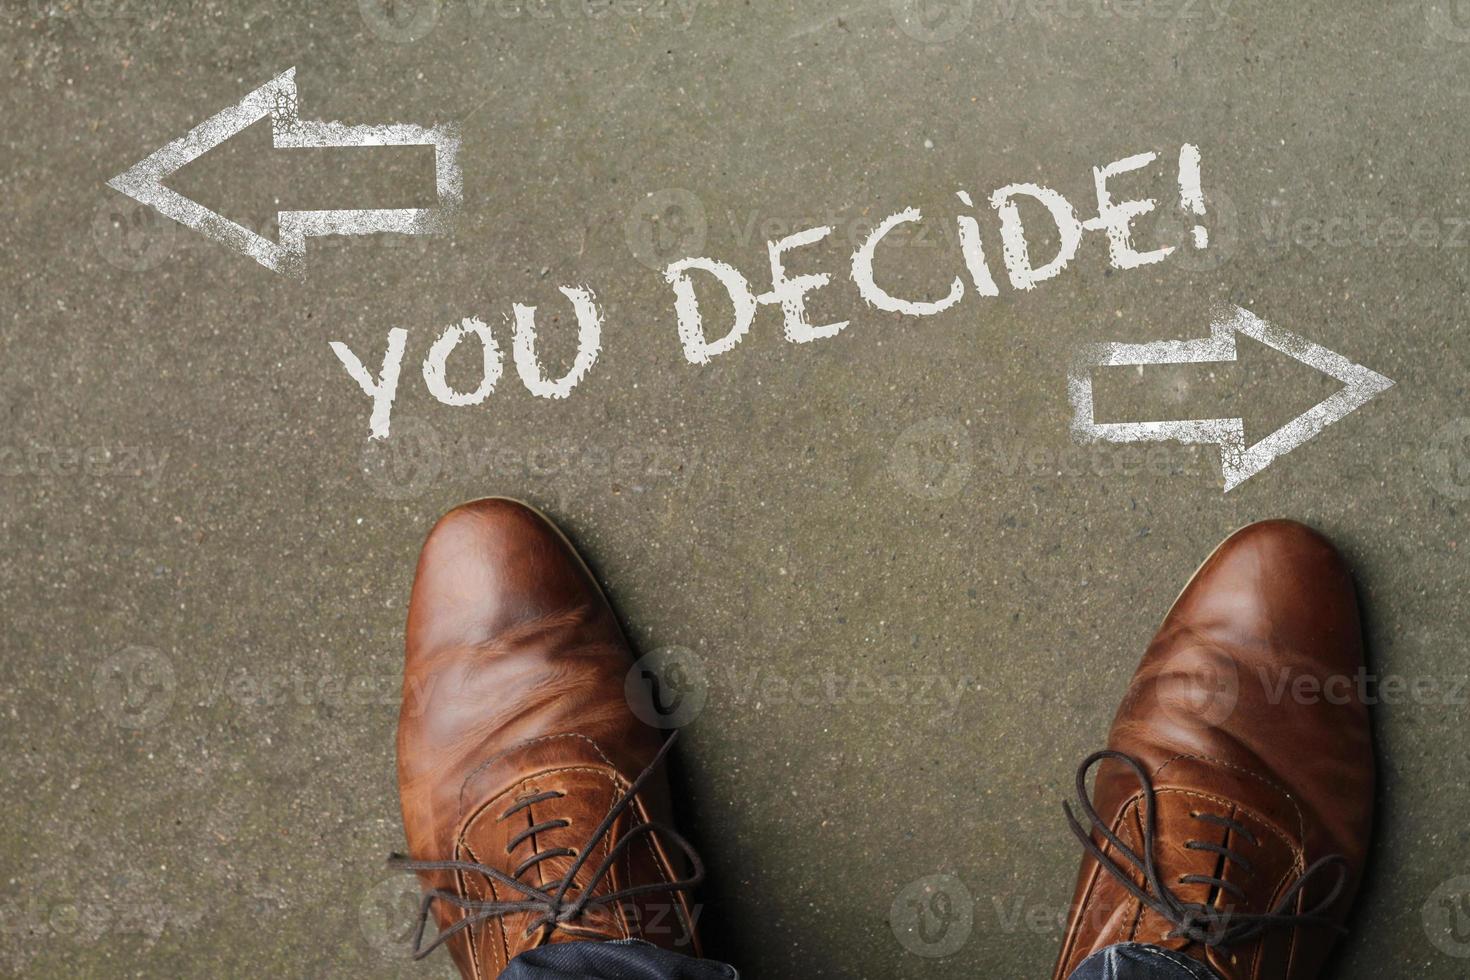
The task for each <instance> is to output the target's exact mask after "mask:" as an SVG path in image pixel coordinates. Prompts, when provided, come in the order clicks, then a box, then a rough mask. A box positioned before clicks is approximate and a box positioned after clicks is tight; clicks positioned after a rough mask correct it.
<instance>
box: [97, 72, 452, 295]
mask: <svg viewBox="0 0 1470 980" xmlns="http://www.w3.org/2000/svg"><path fill="white" fill-rule="evenodd" d="M267 115H269V116H270V118H271V139H272V141H273V143H274V145H275V146H277V147H288V148H290V147H298V148H315V147H329V146H432V147H434V184H435V188H436V189H437V191H438V196H439V203H438V205H437V206H436V207H432V208H382V209H377V210H338V211H281V212H279V213H278V214H277V222H278V224H279V226H280V229H281V235H280V239H281V240H280V241H279V242H273V241H271V240H270V239H268V238H265V237H263V236H261V235H257V234H256V233H255V232H253V231H251V230H250V229H249V228H246V227H245V226H244V225H241V224H237V223H236V222H233V221H231V220H230V219H228V218H226V217H224V216H223V215H221V214H218V213H217V212H214V211H211V210H209V209H208V208H206V207H204V206H203V205H202V204H199V203H198V202H197V201H191V200H190V199H189V198H187V197H184V196H183V195H182V194H179V193H178V192H176V191H173V190H170V189H169V188H167V187H165V186H164V185H163V182H164V180H166V179H167V178H168V177H170V176H172V175H173V174H174V173H176V172H177V171H179V170H180V169H181V168H183V167H184V166H185V165H186V164H187V163H189V162H190V161H191V160H195V159H197V158H198V157H200V156H202V155H203V154H204V153H205V152H206V151H208V150H211V149H213V148H214V147H216V146H218V145H219V144H221V143H223V142H224V141H225V140H227V139H229V138H230V137H231V136H234V135H235V134H236V133H238V132H240V131H241V130H243V129H245V128H246V127H247V126H250V125H251V124H253V123H256V122H259V121H260V120H261V119H264V118H265V117H266V116H267ZM107 186H109V187H111V188H113V189H114V190H118V191H121V192H122V193H124V194H126V195H128V196H129V197H131V198H133V199H134V200H136V201H140V202H142V203H143V204H146V205H148V206H149V207H152V208H154V209H156V210H157V211H158V212H159V213H160V214H163V215H165V216H167V217H169V218H172V219H174V220H175V221H177V222H180V223H181V224H184V225H187V226H188V227H190V228H193V229H194V230H195V231H197V232H199V233H200V234H202V235H204V236H206V237H208V238H212V239H214V240H215V241H217V242H221V243H223V244H225V245H228V246H229V247H230V248H233V249H235V250H236V251H237V252H243V253H244V254H246V255H248V256H250V257H251V258H252V259H254V260H255V261H257V262H259V263H260V264H261V265H263V266H265V267H266V268H267V269H273V270H275V271H276V272H282V273H286V274H287V275H293V276H301V275H303V273H304V266H303V262H302V256H304V255H305V254H306V239H308V238H310V237H313V236H318V235H371V234H376V233H379V232H396V233H398V234H401V235H432V234H442V233H443V232H445V231H447V230H448V228H449V217H450V215H452V214H453V212H455V211H456V210H458V209H459V206H460V204H461V203H462V202H463V199H464V187H463V179H462V177H461V174H460V169H459V129H458V127H457V126H455V125H454V124H453V123H443V124H440V125H438V126H416V125H412V124H409V123H389V124H387V125H382V126H349V125H347V124H345V123H340V122H319V121H313V120H302V119H301V117H300V115H299V114H298V111H297V98H296V69H295V68H288V69H286V70H285V71H283V72H282V73H281V74H279V75H277V76H276V77H275V78H273V79H271V80H270V81H268V82H266V83H265V84H264V85H262V86H261V87H260V88H258V89H256V90H255V91H253V92H251V93H250V94H249V95H247V96H245V98H243V99H241V100H240V101H239V102H237V103H235V104H234V105H232V106H230V107H229V108H228V109H224V110H222V111H220V112H218V113H216V114H215V115H213V116H211V117H210V118H208V119H206V120H205V121H204V122H202V123H200V124H199V125H198V126H195V127H194V128H193V129H191V130H190V131H189V132H188V133H187V134H186V135H184V136H181V137H179V138H178V139H176V140H174V141H173V142H172V143H169V144H168V145H166V146H163V147H160V148H159V149H157V150H155V151H154V152H152V153H150V154H149V155H148V156H147V157H145V158H144V159H142V160H140V161H139V162H138V163H136V164H134V165H133V166H132V167H131V168H130V169H128V170H126V171H125V172H123V173H120V174H118V175H117V176H116V177H114V178H112V179H111V180H109V181H108V182H107Z"/></svg>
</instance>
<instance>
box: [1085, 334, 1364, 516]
mask: <svg viewBox="0 0 1470 980" xmlns="http://www.w3.org/2000/svg"><path fill="white" fill-rule="evenodd" d="M1236 334H1245V335H1246V336H1247V337H1250V338H1252V339H1254V340H1257V341H1260V342H1261V343H1263V344H1265V345H1266V346H1267V347H1270V348H1272V349H1273V350H1276V351H1279V352H1281V353H1282V354H1285V355H1287V356H1288V357H1292V358H1295V359H1296V360H1298V361H1301V362H1302V363H1303V364H1308V365H1311V366H1312V367H1314V368H1316V369H1317V370H1319V371H1321V372H1322V373H1323V374H1327V375H1330V376H1331V377H1333V378H1336V379H1337V380H1338V381H1340V382H1342V385H1343V387H1342V388H1341V389H1339V390H1338V391H1337V392H1336V393H1335V394H1333V395H1331V396H1330V397H1328V398H1326V399H1324V400H1323V401H1321V402H1319V403H1317V404H1316V405H1314V406H1313V407H1311V408H1309V409H1308V410H1307V411H1305V412H1303V413H1302V414H1301V415H1298V416H1297V417H1296V418H1294V419H1292V420H1291V421H1290V422H1288V423H1286V424H1285V425H1283V426H1282V427H1281V428H1279V429H1277V430H1276V431H1275V432H1273V433H1271V434H1270V435H1269V436H1267V437H1266V438H1264V439H1262V440H1261V441H1260V442H1257V443H1255V444H1254V445H1250V446H1247V445H1246V442H1245V420H1244V419H1241V418H1233V419H1186V420H1182V421H1176V422H1097V421H1095V416H1094V414H1093V404H1092V370H1093V368H1096V367H1113V366H1117V365H1140V364H1205V363H1211V362H1216V361H1233V360H1235V335H1236ZM1391 387H1393V382H1392V381H1390V380H1388V379H1387V378H1385V377H1384V376H1383V375H1381V374H1379V373H1378V372H1377V371H1370V370H1369V369H1367V368H1365V367H1363V365H1361V364H1354V363H1353V362H1352V361H1349V360H1348V359H1347V358H1345V357H1343V356H1342V355H1341V354H1337V353H1334V352H1333V351H1330V350H1328V349H1327V348H1325V347H1322V346H1320V345H1318V344H1314V343H1312V342H1311V341H1310V340H1307V339H1305V338H1303V337H1299V336H1297V335H1296V334H1294V333H1292V332H1291V331H1289V330H1282V329H1281V328H1280V327H1275V326H1272V325H1271V324H1269V323H1267V322H1266V321H1265V320H1262V319H1261V318H1260V317H1258V316H1256V315H1255V314H1254V313H1252V312H1251V311H1250V310H1247V309H1245V308H1243V307H1239V306H1232V307H1227V308H1225V309H1222V310H1221V311H1220V313H1219V314H1217V315H1216V317H1215V319H1214V322H1212V323H1211V324H1210V335H1209V336H1208V337H1202V338H1200V339H1198V340H1158V341H1154V342H1152V343H1146V344H1120V343H1105V344H1090V345H1088V346H1087V347H1084V348H1083V349H1082V350H1081V351H1079V352H1078V355H1077V357H1076V358H1075V359H1074V360H1073V362H1072V370H1071V373H1070V374H1069V375H1068V378H1067V394H1068V397H1069V398H1070V399H1071V402H1072V434H1073V435H1074V436H1076V437H1077V439H1078V440H1079V441H1081V442H1165V441H1174V442H1182V443H1196V444H1200V443H1218V444H1219V446H1220V469H1221V472H1222V473H1223V475H1224V477H1225V491H1226V492H1227V493H1228V492H1229V491H1231V490H1233V489H1234V488H1235V487H1238V486H1240V485H1241V484H1242V483H1244V482H1245V481H1246V480H1248V479H1250V478H1251V477H1252V476H1255V475H1256V474H1257V473H1259V472H1261V470H1263V469H1265V468H1266V467H1267V466H1270V465H1271V462H1272V461H1273V460H1274V459H1276V457H1278V456H1282V455H1284V454H1286V453H1289V452H1291V451H1292V450H1293V449H1295V448H1296V447H1297V446H1300V445H1301V444H1302V443H1304V442H1306V441H1307V440H1308V439H1310V438H1312V437H1313V436H1315V435H1316V434H1317V433H1319V432H1321V431H1322V430H1323V429H1325V428H1327V427H1328V426H1329V425H1331V424H1332V423H1333V422H1336V421H1337V420H1338V419H1341V418H1342V417H1343V416H1345V415H1347V414H1348V413H1349V412H1351V411H1353V410H1354V409H1356V408H1358V407H1359V406H1361V405H1362V404H1363V403H1364V402H1366V401H1368V400H1369V399H1370V398H1372V397H1373V396H1374V395H1377V394H1379V393H1380V392H1383V391H1386V390H1387V389H1389V388H1391Z"/></svg>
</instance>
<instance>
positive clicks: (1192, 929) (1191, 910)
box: [1062, 749, 1348, 947]
mask: <svg viewBox="0 0 1470 980" xmlns="http://www.w3.org/2000/svg"><path fill="white" fill-rule="evenodd" d="M1104 759H1116V760H1118V761H1120V762H1122V763H1124V764H1126V765H1127V766H1128V767H1129V768H1130V769H1132V770H1133V773H1134V775H1135V776H1137V777H1138V782H1139V784H1140V785H1141V786H1142V787H1143V840H1142V850H1143V854H1142V855H1141V856H1140V855H1139V854H1138V853H1137V852H1135V851H1134V850H1133V849H1132V848H1131V847H1129V846H1128V845H1127V844H1125V843H1123V841H1122V840H1121V839H1119V837H1118V835H1117V834H1115V833H1113V832H1112V830H1111V829H1109V827H1108V825H1107V824H1106V823H1105V822H1104V821H1103V819H1102V818H1101V817H1100V816H1099V815H1098V812H1097V810H1096V809H1095V808H1094V807H1093V805H1092V802H1091V800H1089V799H1088V795H1087V774H1088V773H1089V772H1090V771H1091V770H1092V768H1093V766H1095V765H1097V764H1098V763H1099V762H1101V761H1102V760H1104ZM1077 799H1078V802H1079V804H1080V806H1081V807H1082V812H1083V813H1084V814H1085V815H1086V816H1087V819H1088V820H1089V821H1090V822H1091V824H1092V826H1093V827H1094V828H1095V829H1096V830H1097V831H1098V832H1099V833H1101V834H1102V836H1103V837H1104V838H1105V839H1106V840H1107V842H1108V843H1109V844H1111V845H1112V846H1113V850H1114V851H1115V852H1116V853H1117V854H1119V855H1120V856H1121V857H1123V858H1124V859H1125V860H1126V862H1127V864H1128V865H1131V869H1132V870H1131V871H1130V869H1129V868H1128V867H1125V866H1124V865H1122V864H1120V863H1119V862H1117V861H1115V860H1113V859H1112V858H1110V857H1109V856H1108V855H1107V853H1106V852H1105V851H1104V850H1103V848H1102V847H1100V846H1099V845H1098V844H1097V842H1096V841H1094V840H1093V839H1092V835H1091V834H1090V833H1088V832H1087V831H1086V830H1085V829H1083V827H1082V825H1081V823H1079V822H1078V820H1077V818H1076V817H1075V816H1073V814H1072V808H1071V807H1070V806H1069V805H1067V804H1066V803H1063V804H1062V809H1063V811H1065V813H1066V815H1067V824H1068V825H1069V826H1070V827H1071V828H1072V833H1073V834H1075V835H1076V837H1077V839H1078V840H1079V841H1081V842H1082V846H1083V847H1084V848H1086V849H1087V853H1088V854H1090V855H1092V857H1093V858H1094V859H1095V860H1096V861H1097V863H1098V865H1099V866H1100V867H1102V868H1103V869H1105V870H1106V871H1108V872H1109V873H1110V874H1111V875H1112V876H1113V877H1114V878H1116V879H1117V880H1118V882H1119V883H1120V884H1121V885H1122V886H1123V887H1124V888H1126V889H1127V890H1128V892H1129V893H1130V894H1132V895H1133V897H1134V898H1136V899H1138V900H1139V901H1140V902H1142V903H1143V904H1144V905H1145V906H1147V907H1148V908H1150V909H1152V910H1153V911H1154V912H1156V913H1157V914H1158V915H1159V916H1160V917H1162V918H1163V919H1165V920H1166V921H1168V922H1169V923H1171V924H1172V925H1173V926H1174V929H1173V930H1172V931H1170V932H1169V933H1167V934H1166V936H1165V938H1166V939H1174V938H1178V937H1181V936H1182V937H1186V938H1188V939H1190V940H1191V941H1193V942H1197V943H1202V944H1204V945H1205V946H1220V947H1230V946H1234V945H1237V944H1239V943H1242V942H1245V941H1246V940H1249V939H1253V938H1255V937H1256V936H1258V935H1260V934H1261V933H1263V932H1265V931H1266V930H1267V929H1270V928H1273V927H1279V926H1321V927H1324V928H1328V929H1334V930H1336V931H1338V932H1341V933H1346V932H1347V930H1346V929H1344V928H1343V927H1342V926H1340V925H1339V924H1338V923H1337V922H1335V921H1333V919H1332V918H1330V917H1329V916H1328V914H1327V913H1328V912H1329V910H1330V909H1331V908H1332V906H1333V905H1334V904H1335V903H1336V902H1337V900H1338V898H1339V897H1341V895H1342V893H1343V890H1344V889H1345V888H1346V887H1347V880H1348V863H1347V859H1346V858H1344V857H1343V856H1342V855H1341V854H1329V855H1327V856H1325V857H1323V858H1321V859H1319V860H1317V861H1315V862H1313V863H1312V865H1311V867H1309V868H1307V869H1306V871H1304V872H1302V874H1301V875H1300V876H1299V877H1298V878H1297V879H1296V881H1295V882H1293V883H1292V885H1291V886H1290V887H1289V888H1287V889H1286V891H1285V892H1283V893H1282V895H1281V898H1280V899H1279V900H1278V901H1277V902H1276V904H1275V905H1274V906H1272V907H1271V908H1270V909H1269V910H1268V911H1266V912H1237V911H1235V910H1234V908H1233V907H1231V908H1217V907H1215V906H1213V905H1202V904H1200V903H1197V902H1186V901H1183V900H1182V899H1180V898H1179V896H1178V895H1176V894H1175V893H1174V892H1173V891H1171V890H1170V889H1169V888H1168V887H1166V886H1165V885H1164V883H1163V881H1162V879H1161V878H1160V876H1159V868H1158V863H1157V861H1156V860H1155V858H1154V850H1155V844H1156V843H1157V839H1158V838H1157V831H1156V829H1155V826H1154V804H1155V792H1154V787H1153V782H1152V781H1151V780H1150V779H1149V775H1148V773H1147V771H1145V770H1144V768H1143V766H1142V765H1141V764H1139V762H1138V761H1137V760H1135V759H1134V758H1132V757H1131V756H1128V755H1125V754H1124V753H1122V752H1117V751H1114V750H1112V749H1104V750H1102V751H1099V752H1094V753H1093V754H1092V755H1090V756H1088V757H1087V758H1086V759H1084V760H1083V761H1082V765H1081V766H1079V767H1078V769H1077ZM1190 815H1191V816H1192V817H1194V818H1195V819H1197V820H1200V821H1202V822H1205V823H1210V824H1214V825H1216V826H1221V827H1226V828H1229V829H1231V830H1235V831H1238V832H1240V833H1242V835H1243V836H1245V837H1247V838H1249V839H1250V840H1252V841H1255V836H1254V835H1253V834H1251V832H1250V831H1249V830H1248V829H1247V828H1245V827H1244V826H1242V825H1241V824H1240V823H1239V822H1238V821H1234V820H1230V819H1228V818H1226V817H1222V816H1219V815H1217V814H1212V813H1198V812H1196V813H1191V814H1190ZM1257 843H1258V842H1257ZM1184 846H1185V847H1186V848H1188V849H1190V850H1201V851H1209V852H1212V853H1215V854H1219V855H1220V856H1222V857H1224V858H1226V859H1227V860H1233V861H1235V862H1236V863H1237V864H1239V865H1240V867H1241V868H1242V869H1243V870H1244V871H1246V873H1248V874H1249V873H1250V872H1251V865H1250V862H1248V861H1246V860H1245V859H1244V858H1243V857H1241V855H1239V854H1238V853H1236V852H1235V851H1234V850H1232V849H1231V848H1229V847H1226V846H1224V845H1221V844H1215V843H1212V842H1209V841H1198V840H1190V841H1187V842H1186V843H1185V845H1184ZM1331 868H1336V869H1337V878H1336V881H1335V882H1334V883H1333V886H1332V890H1331V892H1330V893H1329V894H1328V895H1327V896H1326V897H1325V898H1323V899H1322V900H1321V901H1320V902H1318V903H1317V904H1316V905H1314V906H1313V907H1312V908H1311V909H1308V910H1307V911H1304V912H1300V913H1298V912H1292V911H1291V908H1292V906H1293V905H1294V904H1295V902H1296V899H1297V895H1298V894H1299V893H1300V892H1301V891H1302V889H1304V888H1306V887H1307V885H1309V884H1310V883H1311V882H1312V881H1313V880H1315V879H1317V878H1319V877H1321V876H1322V875H1323V874H1325V873H1327V871H1328V870H1329V869H1331ZM1136 872H1142V874H1143V878H1144V882H1145V883H1146V884H1147V886H1148V887H1147V889H1145V888H1143V887H1141V886H1139V885H1138V884H1137V883H1136V882H1135V881H1134V880H1133V876H1134V873H1136ZM1179 883H1180V884H1206V885H1211V886H1213V887H1216V888H1219V889H1221V890H1222V891H1224V892H1227V893H1229V894H1230V895H1232V896H1234V897H1235V898H1237V899H1240V900H1242V901H1243V900H1244V899H1245V897H1246V896H1245V892H1244V891H1243V890H1242V889H1241V888H1240V887H1239V886H1238V885H1236V884H1234V883H1233V882H1229V881H1225V880H1223V879H1222V878H1220V877H1218V876H1213V877H1212V876H1208V875H1183V876H1181V877H1180V878H1179Z"/></svg>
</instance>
